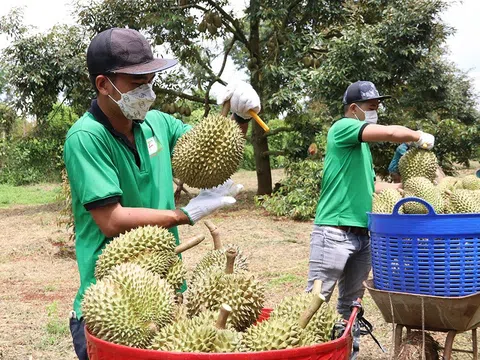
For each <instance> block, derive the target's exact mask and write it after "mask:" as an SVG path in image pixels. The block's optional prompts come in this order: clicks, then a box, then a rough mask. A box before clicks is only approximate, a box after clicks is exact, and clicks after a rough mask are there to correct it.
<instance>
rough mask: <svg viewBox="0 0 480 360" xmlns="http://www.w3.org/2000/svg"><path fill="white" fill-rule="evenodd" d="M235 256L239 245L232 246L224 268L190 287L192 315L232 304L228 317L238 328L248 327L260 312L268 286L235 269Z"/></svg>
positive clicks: (189, 308)
mask: <svg viewBox="0 0 480 360" xmlns="http://www.w3.org/2000/svg"><path fill="white" fill-rule="evenodd" d="M235 256H236V251H235V249H229V250H228V251H227V265H226V269H225V270H224V271H215V272H212V273H211V274H210V275H209V276H206V277H203V278H199V282H198V283H197V284H195V286H192V287H190V291H189V294H188V302H187V307H188V311H189V315H190V316H195V315H197V314H198V313H200V312H201V311H203V310H204V309H207V310H215V309H218V308H219V306H220V305H221V304H223V303H225V304H229V305H230V306H231V307H232V314H231V316H230V317H229V319H228V321H229V322H230V323H231V324H232V325H233V327H234V328H235V329H236V330H237V331H244V330H245V329H246V328H248V327H249V326H250V325H252V324H253V323H254V322H255V321H256V320H257V318H258V316H259V315H260V312H261V310H262V308H263V304H264V301H265V295H264V292H265V290H264V288H263V286H261V284H260V283H259V282H258V281H257V280H255V279H254V278H253V276H251V275H248V274H243V273H239V274H234V273H233V269H234V262H235Z"/></svg>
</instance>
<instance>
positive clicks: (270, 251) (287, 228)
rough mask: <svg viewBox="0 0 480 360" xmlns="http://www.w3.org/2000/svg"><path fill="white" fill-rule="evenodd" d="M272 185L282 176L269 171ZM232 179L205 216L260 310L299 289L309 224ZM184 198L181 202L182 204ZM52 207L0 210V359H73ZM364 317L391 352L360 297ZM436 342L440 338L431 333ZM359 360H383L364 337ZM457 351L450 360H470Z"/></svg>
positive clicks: (61, 235) (462, 342)
mask: <svg viewBox="0 0 480 360" xmlns="http://www.w3.org/2000/svg"><path fill="white" fill-rule="evenodd" d="M273 176H274V181H278V179H279V178H280V177H281V176H282V173H281V171H274V174H273ZM234 179H235V180H236V181H238V182H241V183H243V184H244V185H245V187H246V191H244V192H243V193H242V194H241V195H240V196H239V200H238V202H237V204H236V205H235V206H234V207H232V208H230V209H228V210H226V211H222V212H221V213H217V214H216V215H215V216H212V217H211V220H212V221H213V222H214V223H215V224H216V225H217V226H218V227H219V228H220V231H221V235H222V238H223V240H224V241H225V242H232V243H236V244H238V245H240V246H241V247H242V248H243V250H244V252H245V253H246V254H247V255H248V256H249V259H250V269H251V271H252V272H253V273H254V274H256V275H257V276H258V278H260V279H261V280H262V282H263V283H264V284H265V287H266V290H267V299H268V300H267V303H266V306H267V307H272V306H274V305H275V304H276V303H278V302H279V301H280V299H282V298H283V297H284V296H286V295H289V294H294V293H298V292H301V291H303V289H304V286H305V282H306V275H307V269H308V255H309V234H310V230H311V227H312V224H311V223H310V222H295V221H291V220H287V219H280V218H274V217H270V216H267V214H266V213H265V212H264V211H263V210H261V209H259V208H256V207H255V206H254V205H253V196H254V191H255V186H256V179H255V173H252V172H240V173H238V174H236V175H235V177H234ZM186 200H187V199H186V196H183V198H182V201H183V202H185V201H186ZM58 210H59V205H56V204H53V205H33V206H17V207H11V208H8V209H0V244H1V245H0V359H5V360H17V359H18V360H20V359H22V360H25V359H31V360H37V359H48V360H51V359H55V360H57V359H60V360H63V359H65V360H73V359H75V354H74V351H73V347H72V345H71V338H70V333H69V329H68V326H67V324H68V314H69V311H70V310H71V306H72V301H73V298H74V296H75V293H76V291H77V287H78V274H77V269H76V262H75V260H74V254H73V253H72V250H71V248H69V247H68V246H65V245H68V243H67V244H66V234H65V232H64V231H63V230H59V229H58V228H57V226H56V218H57V214H58ZM199 233H204V234H206V235H208V231H207V229H206V227H205V226H204V225H203V224H202V223H199V224H197V225H195V226H193V227H190V226H182V227H180V234H181V238H182V239H186V238H188V237H189V236H191V235H194V234H199ZM209 239H210V237H209V236H208V237H207V240H206V241H204V243H202V244H201V245H199V246H198V247H197V248H195V250H190V251H188V252H187V253H186V254H185V256H184V259H185V261H186V263H187V265H188V266H189V267H192V266H194V264H195V263H196V262H197V261H198V260H199V259H200V257H201V256H202V255H203V254H205V252H206V251H207V250H209V249H210V248H211V247H212V244H211V242H210V241H208V240H209ZM364 306H365V316H366V318H367V319H368V320H369V321H370V322H372V323H373V324H374V326H375V330H374V334H375V335H376V336H377V337H378V339H379V340H380V342H381V343H382V344H383V346H384V347H385V348H386V349H387V351H388V350H390V349H391V334H392V326H391V324H386V323H385V322H384V321H383V318H382V316H381V314H380V312H379V310H378V309H377V308H376V306H375V304H374V303H373V301H372V299H371V298H370V296H369V295H368V294H367V295H366V296H365V298H364ZM468 335H469V334H462V335H459V336H458V337H457V340H456V343H455V347H457V348H463V349H471V342H470V341H469V336H468ZM435 337H436V339H437V340H439V341H440V342H441V343H442V342H443V341H444V338H445V337H444V335H442V334H439V335H437V334H436V335H435ZM360 358H361V359H373V360H377V359H388V358H390V357H389V354H382V353H381V351H380V349H379V348H378V347H377V346H376V345H375V344H374V342H373V341H372V340H371V339H370V338H369V337H367V336H365V337H363V338H362V341H361V345H360ZM471 358H472V356H471V355H469V354H461V353H458V354H457V355H456V356H455V357H454V359H462V360H463V359H471Z"/></svg>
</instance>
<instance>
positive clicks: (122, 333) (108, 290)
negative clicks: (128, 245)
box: [82, 263, 174, 348]
mask: <svg viewBox="0 0 480 360" xmlns="http://www.w3.org/2000/svg"><path fill="white" fill-rule="evenodd" d="M82 312H83V316H84V318H85V324H86V326H87V328H88V330H89V332H90V333H91V334H92V335H94V336H97V337H98V338H100V339H103V340H106V341H110V342H113V343H116V344H121V345H126V346H131V347H137V348H146V347H147V346H148V345H149V344H150V342H151V340H152V338H153V336H154V335H155V333H156V332H157V331H158V330H159V329H160V328H162V327H164V326H166V325H168V324H170V323H171V322H172V320H173V315H174V297H173V290H172V287H171V286H170V285H169V284H168V283H167V282H166V281H165V280H164V279H162V278H161V277H160V276H158V275H156V274H154V273H153V272H151V271H148V270H145V269H143V268H142V267H140V266H139V265H136V264H132V263H125V264H121V265H117V266H115V267H113V268H112V269H111V271H110V272H109V274H108V275H107V276H105V277H104V278H103V279H102V280H98V281H97V283H96V284H93V285H91V286H90V287H89V288H88V289H87V291H86V292H85V295H84V298H83V301H82Z"/></svg>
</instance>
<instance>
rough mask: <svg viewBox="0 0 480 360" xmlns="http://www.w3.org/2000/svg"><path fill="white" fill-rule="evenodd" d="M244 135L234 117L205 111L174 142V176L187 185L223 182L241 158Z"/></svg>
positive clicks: (197, 186)
mask: <svg viewBox="0 0 480 360" xmlns="http://www.w3.org/2000/svg"><path fill="white" fill-rule="evenodd" d="M244 146H245V139H244V137H243V133H242V131H241V130H240V127H239V126H238V125H237V123H236V122H235V121H234V120H231V119H228V118H226V117H224V116H222V115H209V116H208V117H206V118H205V119H203V120H202V121H201V122H200V123H199V124H198V125H197V126H195V127H194V128H193V129H192V130H191V131H189V132H188V133H186V134H185V135H183V136H182V137H181V138H180V139H179V140H178V141H177V144H176V145H175V148H174V151H173V158H172V167H173V172H174V174H175V177H176V178H178V179H180V180H181V181H183V182H184V183H186V184H187V185H189V186H192V187H196V188H212V187H215V186H218V185H220V184H223V183H224V182H225V181H227V180H228V179H229V178H230V177H231V176H232V175H233V173H234V172H235V171H237V169H238V166H239V164H240V161H241V160H242V158H243V149H244Z"/></svg>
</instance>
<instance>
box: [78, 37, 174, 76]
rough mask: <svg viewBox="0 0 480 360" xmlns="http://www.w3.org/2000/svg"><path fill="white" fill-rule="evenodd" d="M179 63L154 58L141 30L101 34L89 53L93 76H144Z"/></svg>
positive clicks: (90, 47)
mask: <svg viewBox="0 0 480 360" xmlns="http://www.w3.org/2000/svg"><path fill="white" fill-rule="evenodd" d="M176 64H177V60H173V59H161V58H154V57H153V53H152V49H151V47H150V44H149V43H148V41H147V40H146V39H145V37H144V36H143V35H142V34H140V33H139V32H138V31H137V30H133V29H123V28H112V29H108V30H105V31H102V32H101V33H99V34H97V35H96V36H95V37H94V38H93V39H92V41H91V42H90V45H89V46H88V50H87V66H88V72H89V74H90V75H100V74H108V73H118V74H132V75H143V74H150V73H155V72H158V71H161V70H165V69H168V68H170V67H172V66H174V65H176Z"/></svg>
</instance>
